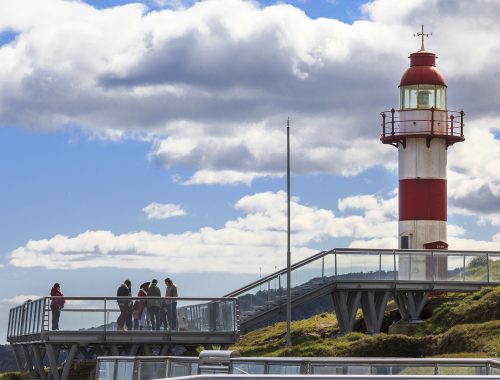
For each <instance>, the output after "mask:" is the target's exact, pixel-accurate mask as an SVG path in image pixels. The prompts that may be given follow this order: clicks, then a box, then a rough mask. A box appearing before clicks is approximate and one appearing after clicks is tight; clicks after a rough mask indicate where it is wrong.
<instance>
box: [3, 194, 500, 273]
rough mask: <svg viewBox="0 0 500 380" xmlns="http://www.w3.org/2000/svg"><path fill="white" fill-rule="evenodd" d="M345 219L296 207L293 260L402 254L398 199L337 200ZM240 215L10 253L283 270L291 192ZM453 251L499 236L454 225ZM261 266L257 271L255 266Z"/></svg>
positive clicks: (65, 260) (138, 264) (117, 264)
mask: <svg viewBox="0 0 500 380" xmlns="http://www.w3.org/2000/svg"><path fill="white" fill-rule="evenodd" d="M338 208H339V210H340V214H339V215H335V213H334V212H333V211H331V210H326V209H321V208H317V207H314V206H310V205H306V204H303V203H301V202H300V199H299V198H296V197H294V198H293V199H292V202H291V216H292V223H291V225H292V252H293V260H294V261H298V260H301V259H303V258H306V257H308V256H310V255H311V254H313V253H315V252H316V251H317V250H315V249H313V248H311V246H312V245H314V243H317V242H321V241H324V240H326V239H335V238H348V239H349V240H350V241H351V244H350V247H352V248H372V249H373V248H392V249H394V248H397V223H398V222H397V195H394V193H391V194H390V195H389V197H388V198H382V197H380V196H374V195H360V196H352V197H347V198H344V199H341V200H339V204H338ZM235 209H236V210H237V211H239V212H240V213H241V214H242V216H240V217H238V218H236V219H233V220H229V221H227V222H226V223H225V225H224V226H223V227H221V228H219V229H215V228H211V227H203V228H201V229H199V230H198V231H195V232H191V231H187V232H184V233H180V234H167V235H161V234H153V233H151V232H147V231H139V232H130V233H126V234H121V235H116V234H114V233H112V232H111V231H86V232H83V233H81V234H79V235H77V236H74V237H69V236H64V235H57V236H54V237H52V238H50V239H43V240H33V241H29V242H28V243H27V244H26V245H25V246H22V247H19V248H17V249H15V250H14V251H12V252H11V253H10V257H9V258H10V264H12V265H15V266H18V267H36V266H41V267H46V268H51V269H55V268H58V269H80V268H97V267H108V266H112V267H114V268H141V269H158V270H162V269H168V270H169V272H198V271H204V272H207V271H212V272H220V271H226V270H230V271H232V272H241V273H257V272H258V270H259V268H260V267H262V268H271V269H272V268H274V267H275V266H278V267H281V266H284V265H285V255H284V253H285V252H286V225H287V224H286V212H287V211H286V193H284V192H282V191H280V192H277V193H273V192H264V193H257V194H253V195H247V196H244V197H243V198H241V199H240V200H239V201H238V202H236V204H235ZM449 241H450V246H451V247H453V248H454V249H475V250H477V249H488V250H494V249H496V250H498V249H499V248H500V234H497V235H496V236H495V237H494V238H493V239H492V241H490V242H486V241H477V240H472V239H467V238H466V237H465V236H464V230H463V229H462V228H461V227H459V226H450V239H449ZM256 263H258V264H256Z"/></svg>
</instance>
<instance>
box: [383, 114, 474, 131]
mask: <svg viewBox="0 0 500 380" xmlns="http://www.w3.org/2000/svg"><path fill="white" fill-rule="evenodd" d="M409 111H429V112H430V113H431V117H430V119H429V118H425V119H421V118H416V119H411V120H401V119H400V118H399V117H398V116H397V115H396V111H395V110H394V109H391V110H388V111H382V112H381V113H380V114H381V115H382V137H391V136H410V135H420V134H422V135H427V136H447V137H455V138H463V137H464V133H463V129H464V115H465V113H464V111H463V110H460V111H452V110H441V109H435V108H430V109H421V108H417V109H411V110H399V111H397V112H398V114H399V113H400V112H409ZM436 112H438V113H446V115H449V117H447V118H446V120H436V119H435V117H434V115H435V113H436ZM456 119H458V120H456ZM455 120H456V121H455ZM421 122H430V123H431V129H430V131H429V130H428V129H423V130H417V131H415V130H413V131H408V132H402V131H401V130H400V128H399V125H400V124H409V123H414V124H416V123H421ZM436 122H437V123H445V124H446V125H445V127H446V131H445V132H442V131H436V129H435V128H434V125H435V123H436Z"/></svg>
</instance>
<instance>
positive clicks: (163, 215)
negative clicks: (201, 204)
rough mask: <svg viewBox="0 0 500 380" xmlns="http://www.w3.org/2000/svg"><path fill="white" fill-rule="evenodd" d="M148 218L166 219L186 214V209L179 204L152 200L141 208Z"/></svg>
mask: <svg viewBox="0 0 500 380" xmlns="http://www.w3.org/2000/svg"><path fill="white" fill-rule="evenodd" d="M142 211H144V213H145V214H146V217H147V218H148V219H168V218H173V217H175V216H183V215H186V211H185V210H184V209H183V208H182V206H181V205H175V204H171V203H166V204H162V203H157V202H153V203H150V204H149V205H147V206H146V207H144V208H143V209H142Z"/></svg>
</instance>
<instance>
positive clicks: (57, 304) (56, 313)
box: [50, 282, 66, 330]
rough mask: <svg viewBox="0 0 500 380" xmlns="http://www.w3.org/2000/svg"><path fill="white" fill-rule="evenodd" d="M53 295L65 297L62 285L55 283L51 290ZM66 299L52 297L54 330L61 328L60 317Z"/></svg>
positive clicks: (51, 306) (51, 308)
mask: <svg viewBox="0 0 500 380" xmlns="http://www.w3.org/2000/svg"><path fill="white" fill-rule="evenodd" d="M50 296H51V297H64V294H62V292H61V285H59V283H57V282H56V283H55V284H54V286H53V287H52V289H51V290H50ZM65 303H66V301H65V300H64V298H51V302H50V310H51V311H52V330H59V317H60V316H61V310H62V308H63V307H64V304H65Z"/></svg>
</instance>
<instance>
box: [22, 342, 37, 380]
mask: <svg viewBox="0 0 500 380" xmlns="http://www.w3.org/2000/svg"><path fill="white" fill-rule="evenodd" d="M22 347H23V353H24V360H25V362H26V369H27V370H28V371H29V373H30V376H31V377H35V376H36V371H35V366H34V365H33V355H32V354H31V350H30V345H27V344H23V345H22Z"/></svg>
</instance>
